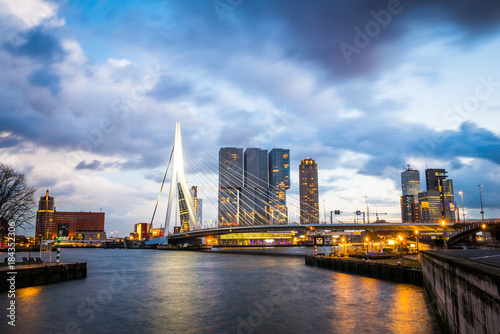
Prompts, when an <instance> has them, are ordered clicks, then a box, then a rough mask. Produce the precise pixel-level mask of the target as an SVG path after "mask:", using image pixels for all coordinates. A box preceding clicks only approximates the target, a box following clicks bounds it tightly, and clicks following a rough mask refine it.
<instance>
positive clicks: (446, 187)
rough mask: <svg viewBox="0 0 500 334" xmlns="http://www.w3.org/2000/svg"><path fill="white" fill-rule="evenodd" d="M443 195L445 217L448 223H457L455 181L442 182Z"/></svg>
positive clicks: (445, 180)
mask: <svg viewBox="0 0 500 334" xmlns="http://www.w3.org/2000/svg"><path fill="white" fill-rule="evenodd" d="M441 188H442V194H443V205H444V216H445V219H446V220H448V221H452V222H453V221H455V220H456V216H455V195H454V192H453V180H451V179H444V180H442V181H441Z"/></svg>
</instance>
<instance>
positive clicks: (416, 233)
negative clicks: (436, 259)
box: [415, 230, 418, 253]
mask: <svg viewBox="0 0 500 334" xmlns="http://www.w3.org/2000/svg"><path fill="white" fill-rule="evenodd" d="M415 235H416V237H415V241H416V242H417V253H418V230H415Z"/></svg>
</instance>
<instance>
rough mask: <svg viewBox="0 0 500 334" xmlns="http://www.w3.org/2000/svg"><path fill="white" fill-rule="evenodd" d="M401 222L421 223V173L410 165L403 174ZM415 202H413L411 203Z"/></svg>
mask: <svg viewBox="0 0 500 334" xmlns="http://www.w3.org/2000/svg"><path fill="white" fill-rule="evenodd" d="M401 190H402V196H401V198H400V200H401V221H402V222H403V223H416V222H420V208H419V203H418V194H419V193H420V173H419V171H418V170H415V169H411V167H410V165H407V168H406V170H405V171H404V172H402V173H401ZM411 201H413V202H411Z"/></svg>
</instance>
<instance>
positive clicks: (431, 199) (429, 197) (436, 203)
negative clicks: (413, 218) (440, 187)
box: [418, 190, 442, 223]
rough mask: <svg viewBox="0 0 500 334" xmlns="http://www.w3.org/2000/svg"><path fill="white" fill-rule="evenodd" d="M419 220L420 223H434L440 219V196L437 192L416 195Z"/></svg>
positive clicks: (431, 191)
mask: <svg viewBox="0 0 500 334" xmlns="http://www.w3.org/2000/svg"><path fill="white" fill-rule="evenodd" d="M418 202H419V204H420V213H421V214H420V219H421V221H422V223H436V222H439V221H440V220H441V219H442V213H441V196H440V193H439V191H437V190H429V191H423V192H421V193H419V194H418Z"/></svg>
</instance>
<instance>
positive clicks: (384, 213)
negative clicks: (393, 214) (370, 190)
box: [375, 210, 387, 222]
mask: <svg viewBox="0 0 500 334" xmlns="http://www.w3.org/2000/svg"><path fill="white" fill-rule="evenodd" d="M375 212H376V215H377V222H378V221H379V218H378V215H386V214H387V212H381V213H378V210H377V211H375Z"/></svg>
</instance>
